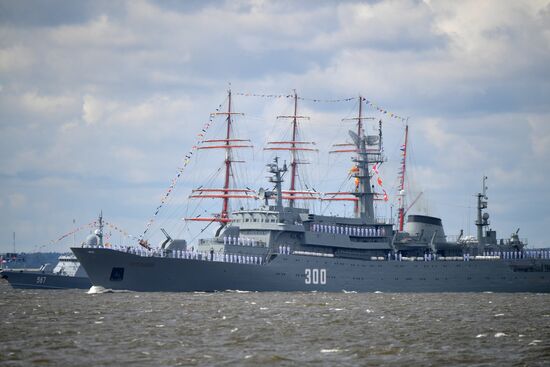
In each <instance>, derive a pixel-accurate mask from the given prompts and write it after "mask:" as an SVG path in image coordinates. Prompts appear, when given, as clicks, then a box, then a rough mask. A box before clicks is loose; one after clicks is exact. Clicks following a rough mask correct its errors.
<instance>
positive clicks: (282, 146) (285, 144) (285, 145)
mask: <svg viewBox="0 0 550 367" xmlns="http://www.w3.org/2000/svg"><path fill="white" fill-rule="evenodd" d="M277 118H278V119H291V120H292V138H291V140H289V141H270V142H268V143H267V144H273V145H277V146H272V147H267V148H264V150H287V151H290V157H291V160H290V187H289V190H283V191H282V195H283V199H286V200H288V205H289V207H291V208H292V207H294V201H295V200H316V199H318V196H317V193H316V192H314V191H298V190H296V179H297V178H298V165H299V164H307V163H308V162H306V161H300V160H299V159H298V152H299V151H316V150H317V149H315V148H308V147H307V145H315V142H311V141H299V140H298V120H303V119H307V120H309V117H308V116H299V115H298V94H296V91H294V114H293V115H290V116H277ZM304 145H305V147H304Z"/></svg>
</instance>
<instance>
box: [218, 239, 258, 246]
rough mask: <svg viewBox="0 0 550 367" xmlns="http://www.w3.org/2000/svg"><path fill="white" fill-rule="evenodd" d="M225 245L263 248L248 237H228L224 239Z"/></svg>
mask: <svg viewBox="0 0 550 367" xmlns="http://www.w3.org/2000/svg"><path fill="white" fill-rule="evenodd" d="M223 244H224V245H239V246H252V247H256V246H261V245H262V244H261V243H260V242H258V241H256V240H254V239H253V238H248V237H232V236H227V237H224V238H223Z"/></svg>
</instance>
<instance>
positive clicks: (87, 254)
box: [72, 248, 550, 293]
mask: <svg viewBox="0 0 550 367" xmlns="http://www.w3.org/2000/svg"><path fill="white" fill-rule="evenodd" d="M72 250H73V252H74V254H75V255H76V257H77V258H78V260H79V261H80V263H81V264H82V265H83V266H84V268H85V269H86V271H87V272H88V274H89V275H90V279H91V281H92V284H93V285H95V286H102V287H104V288H107V289H119V290H132V291H167V292H189V291H206V292H211V291H225V290H245V291H327V292H340V291H344V290H346V291H357V292H375V291H382V292H484V291H491V292H540V293H550V272H549V271H548V269H550V260H541V259H537V260H535V259H524V260H512V261H505V260H487V261H484V260H477V261H427V262H423V261H414V262H410V261H366V260H350V259H342V258H327V257H317V256H301V255H278V256H277V257H276V258H275V259H274V260H273V261H271V262H269V263H267V264H264V265H250V264H235V263H225V262H211V261H202V260H189V259H174V258H161V257H142V256H138V255H134V254H130V253H125V252H120V251H114V250H111V249H104V248H94V249H90V248H73V249H72ZM533 265H534V266H536V267H540V268H541V269H546V271H544V272H543V271H517V269H518V267H519V268H521V267H523V268H525V267H529V266H533ZM115 267H117V268H124V276H123V279H122V280H119V281H112V280H111V279H110V277H111V272H112V269H113V268H115ZM513 268H516V271H514V269H513ZM306 269H319V270H320V269H325V271H326V284H324V285H322V284H306V275H305V274H306Z"/></svg>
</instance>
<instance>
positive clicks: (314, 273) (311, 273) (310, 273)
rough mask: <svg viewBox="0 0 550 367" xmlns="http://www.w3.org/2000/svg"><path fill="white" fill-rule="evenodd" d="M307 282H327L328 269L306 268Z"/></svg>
mask: <svg viewBox="0 0 550 367" xmlns="http://www.w3.org/2000/svg"><path fill="white" fill-rule="evenodd" d="M305 275H306V279H305V282H306V284H327V269H309V268H306V269H305Z"/></svg>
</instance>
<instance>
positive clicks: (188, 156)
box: [138, 103, 223, 241]
mask: <svg viewBox="0 0 550 367" xmlns="http://www.w3.org/2000/svg"><path fill="white" fill-rule="evenodd" d="M222 105H223V103H220V105H219V106H218V108H216V112H219V111H220V109H221V108H222ZM214 117H215V113H213V114H210V118H209V119H208V122H207V123H205V124H204V126H203V127H202V129H201V131H200V132H199V133H198V134H197V141H196V143H195V145H193V147H192V148H191V150H190V151H189V152H188V153H187V154H186V155H185V156H184V158H183V166H182V167H179V168H178V170H177V174H176V176H175V177H174V178H173V179H172V180H171V181H170V186H168V189H166V192H165V193H164V195H163V196H162V198H161V200H160V204H159V205H158V206H157V207H156V209H155V213H154V214H153V216H152V217H151V219H149V221H148V222H147V224H146V226H145V230H144V231H143V233H142V234H141V235H140V236H139V238H138V239H139V240H140V241H141V240H143V237H144V236H145V234H147V231H149V229H150V228H151V225H152V224H153V222H154V221H155V219H156V217H157V215H158V214H159V212H160V210H161V209H162V207H163V206H164V204H165V203H166V201H167V200H168V197H169V196H170V194H171V193H172V192H173V191H174V189H175V188H176V184H177V182H178V180H179V178H180V177H181V175H182V174H183V171H184V170H185V168H186V167H187V166H188V165H189V162H191V158H192V157H193V154H194V153H195V151H196V150H197V149H198V147H199V146H200V145H201V144H202V142H203V140H204V136H205V135H206V132H207V131H208V129H209V128H210V126H211V125H212V122H213V120H214Z"/></svg>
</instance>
